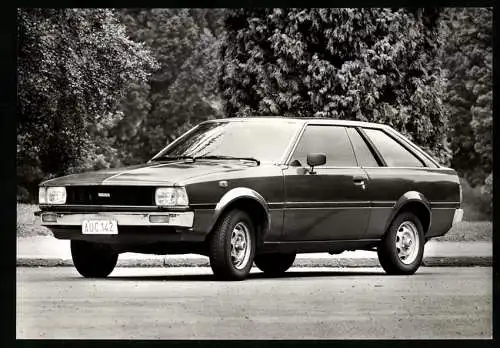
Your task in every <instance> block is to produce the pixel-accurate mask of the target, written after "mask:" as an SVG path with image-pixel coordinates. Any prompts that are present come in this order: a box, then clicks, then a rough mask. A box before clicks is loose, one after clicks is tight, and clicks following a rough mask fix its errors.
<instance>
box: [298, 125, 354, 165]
mask: <svg viewBox="0 0 500 348" xmlns="http://www.w3.org/2000/svg"><path fill="white" fill-rule="evenodd" d="M313 152H321V153H325V154H326V163H325V166H336V167H356V166H357V163H356V159H355V157H354V151H353V149H352V146H351V143H350V141H349V137H348V136H347V131H346V129H345V128H344V127H338V126H337V127H336V126H307V128H306V129H305V131H304V133H303V134H302V137H301V138H300V140H299V143H298V144H297V148H296V149H295V152H294V154H293V156H292V161H293V160H298V161H299V162H300V164H301V165H302V166H304V167H305V166H307V154H308V153H313Z"/></svg>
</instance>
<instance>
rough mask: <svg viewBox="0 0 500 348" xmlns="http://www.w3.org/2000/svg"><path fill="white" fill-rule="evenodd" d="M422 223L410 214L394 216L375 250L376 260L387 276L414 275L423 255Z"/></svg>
mask: <svg viewBox="0 0 500 348" xmlns="http://www.w3.org/2000/svg"><path fill="white" fill-rule="evenodd" d="M424 244H425V239H424V232H423V227H422V223H421V222H420V220H419V219H418V218H417V217H416V216H415V214H413V213H411V212H403V213H401V214H399V215H397V216H396V218H395V219H394V221H393V222H392V223H391V225H390V226H389V229H388V230H387V232H386V234H385V236H384V238H383V239H382V241H381V243H380V245H379V247H378V248H377V254H378V259H379V261H380V264H381V265H382V268H383V269H384V270H385V272H386V273H387V274H391V275H409V274H414V273H415V272H416V271H417V269H418V268H419V267H420V264H421V263H422V258H423V255H424Z"/></svg>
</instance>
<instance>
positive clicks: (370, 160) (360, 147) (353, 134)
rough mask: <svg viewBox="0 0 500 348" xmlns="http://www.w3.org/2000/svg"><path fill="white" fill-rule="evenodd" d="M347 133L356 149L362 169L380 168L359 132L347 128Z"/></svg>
mask: <svg viewBox="0 0 500 348" xmlns="http://www.w3.org/2000/svg"><path fill="white" fill-rule="evenodd" d="M347 133H348V134H349V138H350V139H351V143H352V146H353V147H354V152H355V153H356V159H357V160H358V164H359V165H360V166H362V167H378V165H379V164H378V163H377V160H376V159H375V157H374V156H373V154H372V152H371V151H370V148H369V147H368V145H367V144H366V142H365V141H364V139H363V138H362V137H361V135H360V134H359V132H358V131H357V130H356V129H355V128H347Z"/></svg>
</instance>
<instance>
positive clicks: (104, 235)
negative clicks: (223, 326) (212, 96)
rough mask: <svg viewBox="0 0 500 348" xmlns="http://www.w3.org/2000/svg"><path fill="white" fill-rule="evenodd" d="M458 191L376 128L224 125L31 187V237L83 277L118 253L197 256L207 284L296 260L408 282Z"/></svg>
mask: <svg viewBox="0 0 500 348" xmlns="http://www.w3.org/2000/svg"><path fill="white" fill-rule="evenodd" d="M461 195H462V193H461V187H460V183H459V180H458V177H457V174H456V173H455V171H454V170H453V169H450V168H446V167H443V166H442V165H440V164H439V163H437V162H436V161H435V160H434V159H433V158H432V157H431V156H429V155H428V154H426V153H425V152H424V151H423V150H421V149H420V148H419V147H418V146H416V145H415V144H413V143H412V142H411V141H409V140H408V139H406V138H405V137H403V136H402V135H401V134H399V133H398V132H396V131H395V130H394V129H392V128H391V127H389V126H386V125H381V124H374V123H365V122H354V121H341V120H327V119H304V118H301V119H292V118H281V117H255V118H231V119H219V120H212V121H207V122H203V123H201V124H199V125H198V126H196V127H194V128H193V129H191V130H190V131H188V132H187V133H185V134H184V135H182V136H181V137H180V138H178V139H177V140H175V141H174V142H173V143H171V144H170V145H168V146H167V147H166V148H165V149H164V150H162V151H161V152H160V153H158V154H157V155H156V156H154V157H153V158H152V159H151V160H150V161H149V162H147V163H145V164H142V165H136V166H131V167H126V168H120V169H109V170H102V171H96V172H89V173H83V174H75V175H69V176H65V177H61V178H56V179H52V180H49V181H46V182H43V183H42V184H41V185H40V192H39V197H40V198H39V199H40V201H39V203H40V210H41V211H40V212H38V213H37V214H38V215H41V220H42V224H43V225H44V226H47V227H48V228H50V229H51V230H52V231H53V233H54V235H55V237H56V238H60V239H70V240H71V252H72V256H73V262H74V265H75V267H76V269H77V270H78V271H79V273H80V274H82V275H83V276H85V277H106V276H107V275H109V274H110V273H111V272H112V270H113V269H114V267H115V265H116V262H117V259H118V255H119V253H122V252H138V253H151V254H183V253H198V254H201V255H207V256H209V258H210V264H211V267H212V269H213V272H214V274H215V275H216V277H217V278H218V279H236V280H238V279H244V278H245V277H246V276H247V275H248V273H249V272H250V268H251V267H252V265H253V263H254V261H255V264H256V265H257V267H258V268H259V269H261V270H262V271H264V272H265V273H267V274H269V275H278V274H280V273H282V272H285V271H286V270H287V269H288V268H289V267H291V265H292V264H293V262H294V260H295V256H296V254H298V253H310V252H329V253H331V254H336V253H341V252H342V251H344V250H356V249H363V250H373V251H377V253H378V256H379V260H380V263H381V265H382V267H383V268H384V270H385V271H386V272H387V273H389V274H412V273H414V272H415V271H416V270H417V269H418V267H419V266H420V264H421V261H422V257H423V252H424V244H425V242H426V241H427V240H429V239H430V238H432V237H437V236H442V235H443V234H445V233H446V232H447V231H448V230H449V229H450V228H451V226H452V225H453V224H454V223H455V222H457V221H460V220H461V218H462V215H463V211H462V209H460V205H461V199H462V197H461Z"/></svg>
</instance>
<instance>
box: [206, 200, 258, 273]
mask: <svg viewBox="0 0 500 348" xmlns="http://www.w3.org/2000/svg"><path fill="white" fill-rule="evenodd" d="M208 254H209V255H208V257H209V258H210V267H211V268H212V271H213V273H214V275H215V277H216V279H218V280H243V279H245V278H246V277H247V276H248V274H249V273H250V269H251V268H252V265H253V258H254V255H255V229H254V225H253V223H252V220H251V219H250V217H249V216H248V214H247V213H245V212H244V211H242V210H231V211H230V212H228V213H227V214H226V215H225V216H223V217H222V219H221V221H220V223H218V224H217V227H216V228H215V230H214V231H213V232H212V234H211V235H210V239H209V250H208Z"/></svg>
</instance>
